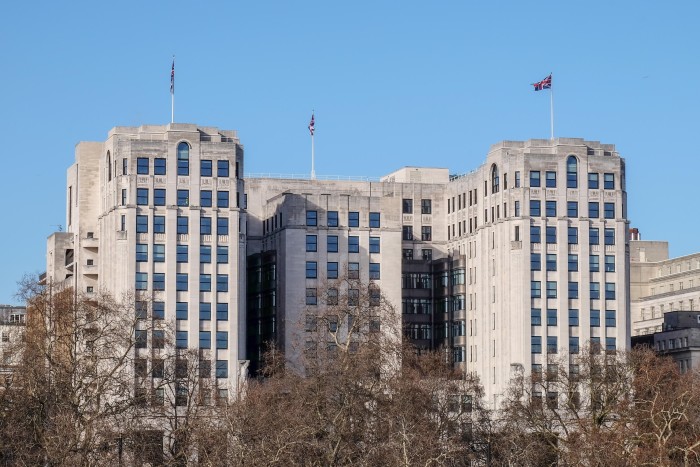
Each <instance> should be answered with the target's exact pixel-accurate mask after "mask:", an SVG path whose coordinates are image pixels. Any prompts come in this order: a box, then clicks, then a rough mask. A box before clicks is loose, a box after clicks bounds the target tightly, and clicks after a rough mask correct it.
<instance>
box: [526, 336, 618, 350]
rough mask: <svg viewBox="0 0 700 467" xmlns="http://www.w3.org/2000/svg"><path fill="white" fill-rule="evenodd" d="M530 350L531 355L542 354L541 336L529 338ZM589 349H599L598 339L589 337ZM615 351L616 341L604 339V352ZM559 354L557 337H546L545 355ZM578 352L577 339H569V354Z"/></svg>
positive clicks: (611, 338)
mask: <svg viewBox="0 0 700 467" xmlns="http://www.w3.org/2000/svg"><path fill="white" fill-rule="evenodd" d="M530 339H531V340H530V349H531V352H532V353H533V354H541V353H542V336H532V337H531V338H530ZM591 348H600V337H591ZM616 349H617V340H616V339H615V338H614V337H606V338H605V350H606V351H607V352H614V351H615V350H616ZM558 352H559V345H558V339H557V336H547V353H548V354H555V353H558ZM578 352H579V338H578V337H569V353H578Z"/></svg>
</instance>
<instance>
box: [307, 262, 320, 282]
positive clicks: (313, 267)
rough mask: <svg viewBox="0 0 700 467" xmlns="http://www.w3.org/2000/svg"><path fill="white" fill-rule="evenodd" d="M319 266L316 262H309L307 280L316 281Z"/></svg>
mask: <svg viewBox="0 0 700 467" xmlns="http://www.w3.org/2000/svg"><path fill="white" fill-rule="evenodd" d="M317 269H318V264H317V263H316V261H307V262H306V278H307V279H316V277H317V275H318V271H317Z"/></svg>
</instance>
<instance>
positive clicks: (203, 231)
mask: <svg viewBox="0 0 700 467" xmlns="http://www.w3.org/2000/svg"><path fill="white" fill-rule="evenodd" d="M199 234H200V235H211V217H200V218H199Z"/></svg>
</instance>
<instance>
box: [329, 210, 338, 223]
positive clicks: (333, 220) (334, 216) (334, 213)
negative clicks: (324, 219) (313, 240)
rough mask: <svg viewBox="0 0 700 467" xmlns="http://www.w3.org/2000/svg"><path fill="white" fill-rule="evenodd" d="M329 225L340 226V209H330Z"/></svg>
mask: <svg viewBox="0 0 700 467" xmlns="http://www.w3.org/2000/svg"><path fill="white" fill-rule="evenodd" d="M328 227H338V211H328Z"/></svg>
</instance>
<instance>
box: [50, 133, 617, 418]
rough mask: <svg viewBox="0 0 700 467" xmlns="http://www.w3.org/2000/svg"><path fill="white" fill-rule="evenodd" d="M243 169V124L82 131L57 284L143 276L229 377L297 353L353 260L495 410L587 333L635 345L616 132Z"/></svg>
mask: <svg viewBox="0 0 700 467" xmlns="http://www.w3.org/2000/svg"><path fill="white" fill-rule="evenodd" d="M242 171H243V152H242V147H241V145H240V142H239V141H238V139H237V137H236V134H235V133H234V132H231V131H219V130H217V129H215V128H202V127H197V126H195V125H185V124H170V125H166V126H142V127H138V128H121V127H117V128H115V129H113V130H112V131H111V132H110V134H109V137H108V139H107V141H105V142H104V143H80V144H79V145H78V147H77V150H76V164H74V165H73V166H72V167H71V168H70V169H69V171H68V186H67V194H66V201H67V205H68V209H67V222H66V224H67V226H68V229H67V232H61V233H56V234H54V235H52V237H50V238H49V244H48V255H47V278H48V280H50V281H51V282H52V283H69V284H71V285H74V286H75V287H76V290H78V291H80V292H81V293H84V294H87V295H89V294H92V293H96V292H97V291H98V290H106V291H109V292H111V293H113V294H120V293H128V292H134V291H135V293H136V296H137V306H144V305H139V303H138V301H139V297H143V301H144V303H145V302H148V303H151V302H152V304H150V305H147V308H146V309H145V310H144V311H143V313H145V315H144V316H148V314H149V313H150V316H151V317H152V318H154V319H161V318H163V319H165V320H166V321H170V322H173V321H174V322H175V323H176V326H177V336H178V339H177V343H178V345H181V346H188V347H192V348H199V349H206V352H209V353H210V354H207V355H208V356H209V358H211V359H215V360H216V361H217V375H221V376H222V377H224V376H223V375H226V376H225V377H224V378H227V379H228V382H229V384H230V385H231V386H232V387H233V388H234V389H235V388H236V384H237V381H238V377H239V376H240V375H241V374H242V373H243V368H244V366H245V363H244V361H246V360H249V361H250V362H251V370H252V371H253V372H255V371H256V370H257V369H258V368H259V367H260V362H261V358H262V353H263V351H264V345H265V343H266V342H268V341H273V342H275V343H277V345H278V346H280V347H281V348H282V349H284V350H285V352H286V353H287V355H288V356H290V357H291V358H292V360H293V359H294V358H295V355H296V354H297V353H298V351H299V347H298V344H299V342H298V341H299V339H303V331H302V326H301V323H302V321H303V318H304V315H305V313H306V312H307V310H308V309H309V307H318V306H320V305H319V302H318V296H319V294H320V293H325V292H326V291H325V290H324V289H325V284H327V281H328V280H329V279H334V278H336V277H339V276H342V275H347V276H348V277H353V278H359V279H361V280H362V281H365V282H367V283H370V284H372V286H373V287H378V288H379V289H380V290H381V291H382V293H383V295H384V296H385V297H387V298H388V299H389V300H390V301H391V302H392V303H393V304H394V305H395V307H396V308H397V309H400V310H401V315H402V328H403V331H404V333H405V336H406V337H407V338H408V339H410V340H411V341H412V342H413V343H414V344H416V345H417V346H418V347H419V348H424V349H438V348H442V349H445V350H446V353H447V356H448V358H450V359H451V361H453V362H454V364H455V365H457V366H458V367H459V368H460V369H462V370H463V371H465V372H474V373H476V374H477V375H479V377H480V378H481V381H482V383H483V385H484V388H485V391H486V395H487V398H488V400H489V401H490V402H491V403H492V404H493V406H496V405H497V404H498V402H499V400H500V397H501V395H503V394H504V392H505V390H506V388H507V385H508V382H509V380H510V378H511V376H512V375H513V372H518V371H526V372H529V371H536V372H538V371H541V369H542V367H543V366H544V365H547V364H548V361H549V359H550V357H552V356H561V355H562V354H563V355H567V354H569V353H576V352H578V350H579V348H581V347H583V346H584V345H586V344H587V343H589V342H592V343H593V344H594V345H601V346H603V347H604V348H605V349H607V350H609V351H615V350H616V349H626V348H628V347H629V342H630V323H629V319H628V316H629V296H628V287H627V284H628V282H629V257H628V247H629V241H628V234H627V232H628V221H627V219H626V216H627V209H626V201H627V200H626V192H625V164H624V160H623V159H622V158H621V157H620V156H619V154H618V153H617V152H616V151H615V148H614V146H612V145H607V144H600V143H599V142H594V141H585V140H582V139H569V138H559V139H556V140H530V141H525V142H513V141H505V142H502V143H499V144H497V145H494V146H492V147H491V150H490V151H489V153H488V154H487V157H486V161H485V162H484V163H483V164H482V165H481V166H479V167H478V168H476V169H475V170H474V171H472V172H469V173H467V174H464V175H459V176H454V175H450V174H449V171H448V170H447V169H440V168H416V167H405V168H402V169H399V170H397V171H395V172H393V173H391V174H388V175H386V176H384V177H382V178H381V179H379V180H368V179H367V180H354V181H352V180H309V179H274V178H264V177H248V178H247V179H246V180H245V185H244V181H243V178H242V177H241V174H242V173H243V172H242ZM215 258H216V259H215ZM214 333H216V335H217V340H216V341H217V347H218V345H219V342H221V347H219V348H217V349H211V348H210V347H212V344H211V340H212V336H213V335H214ZM219 337H221V339H219ZM149 345H150V344H149ZM214 354H215V355H214ZM219 362H222V363H221V365H222V366H221V367H219ZM223 362H226V366H224V364H223ZM219 369H221V373H219Z"/></svg>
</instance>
